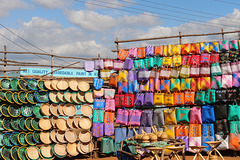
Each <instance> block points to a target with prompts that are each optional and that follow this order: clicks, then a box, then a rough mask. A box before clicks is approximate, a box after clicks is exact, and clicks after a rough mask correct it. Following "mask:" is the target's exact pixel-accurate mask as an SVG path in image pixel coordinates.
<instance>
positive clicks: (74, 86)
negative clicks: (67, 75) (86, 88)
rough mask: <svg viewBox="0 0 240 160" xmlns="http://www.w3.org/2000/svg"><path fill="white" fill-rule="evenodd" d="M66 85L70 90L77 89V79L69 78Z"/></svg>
mask: <svg viewBox="0 0 240 160" xmlns="http://www.w3.org/2000/svg"><path fill="white" fill-rule="evenodd" d="M68 85H69V87H70V88H71V90H73V91H78V81H77V80H74V79H72V80H70V81H69V83H68Z"/></svg>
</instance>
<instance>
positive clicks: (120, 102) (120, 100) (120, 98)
mask: <svg viewBox="0 0 240 160" xmlns="http://www.w3.org/2000/svg"><path fill="white" fill-rule="evenodd" d="M115 105H116V107H117V108H122V107H123V106H124V94H116V95H115Z"/></svg>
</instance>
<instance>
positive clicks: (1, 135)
mask: <svg viewBox="0 0 240 160" xmlns="http://www.w3.org/2000/svg"><path fill="white" fill-rule="evenodd" d="M3 145H4V144H3V133H2V132H0V147H2V146H3Z"/></svg>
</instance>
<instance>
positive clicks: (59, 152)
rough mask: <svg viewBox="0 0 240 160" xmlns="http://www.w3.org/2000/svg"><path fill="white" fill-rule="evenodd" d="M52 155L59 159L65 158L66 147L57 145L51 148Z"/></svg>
mask: <svg viewBox="0 0 240 160" xmlns="http://www.w3.org/2000/svg"><path fill="white" fill-rule="evenodd" d="M53 153H55V155H56V156H57V157H59V158H64V157H66V156H67V146H66V145H65V144H61V143H58V144H56V145H54V147H53Z"/></svg>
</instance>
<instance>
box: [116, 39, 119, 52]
mask: <svg viewBox="0 0 240 160" xmlns="http://www.w3.org/2000/svg"><path fill="white" fill-rule="evenodd" d="M117 41H118V37H116V45H117V50H119V43H118V42H117Z"/></svg>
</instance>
